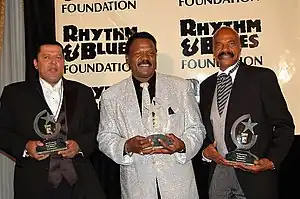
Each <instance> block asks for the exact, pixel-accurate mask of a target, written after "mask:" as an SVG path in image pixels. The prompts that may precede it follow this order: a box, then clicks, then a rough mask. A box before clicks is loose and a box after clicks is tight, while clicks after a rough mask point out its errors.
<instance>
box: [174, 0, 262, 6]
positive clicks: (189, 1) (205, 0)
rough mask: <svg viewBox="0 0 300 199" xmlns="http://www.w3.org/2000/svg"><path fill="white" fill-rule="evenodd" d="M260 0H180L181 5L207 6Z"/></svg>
mask: <svg viewBox="0 0 300 199" xmlns="http://www.w3.org/2000/svg"><path fill="white" fill-rule="evenodd" d="M253 1H254V2H256V1H259V0H178V5H179V6H188V7H190V6H205V5H220V4H235V3H250V2H253Z"/></svg>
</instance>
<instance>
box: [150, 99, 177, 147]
mask: <svg viewBox="0 0 300 199" xmlns="http://www.w3.org/2000/svg"><path fill="white" fill-rule="evenodd" d="M150 111H151V115H152V131H151V135H150V136H148V138H150V139H151V140H152V142H153V145H152V147H155V148H163V146H162V145H161V144H160V142H159V141H158V139H160V140H162V141H163V142H164V143H166V144H168V145H170V144H172V141H171V140H170V139H169V138H168V137H167V136H165V134H166V133H167V126H168V123H169V120H168V112H167V111H168V110H167V109H166V108H165V107H164V106H163V102H162V101H161V100H160V99H159V98H157V97H153V99H152V103H151V108H150Z"/></svg>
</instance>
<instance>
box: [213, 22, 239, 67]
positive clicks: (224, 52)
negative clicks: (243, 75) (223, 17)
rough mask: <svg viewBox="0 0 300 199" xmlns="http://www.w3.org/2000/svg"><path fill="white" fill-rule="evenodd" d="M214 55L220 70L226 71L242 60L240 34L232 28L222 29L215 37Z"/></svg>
mask: <svg viewBox="0 0 300 199" xmlns="http://www.w3.org/2000/svg"><path fill="white" fill-rule="evenodd" d="M213 53H214V56H215V59H216V60H217V62H218V64H219V66H220V69H221V70H223V71H224V70H226V69H227V68H228V67H230V66H232V65H234V64H235V63H236V62H237V61H238V60H239V58H240V54H241V43H240V37H239V35H238V33H237V32H236V31H235V30H234V29H232V28H230V27H227V26H226V27H221V28H220V29H219V30H217V31H216V32H215V34H214V36H213Z"/></svg>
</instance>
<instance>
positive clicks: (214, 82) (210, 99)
mask: <svg viewBox="0 0 300 199" xmlns="http://www.w3.org/2000/svg"><path fill="white" fill-rule="evenodd" d="M217 74H218V73H216V74H214V75H213V76H212V78H211V80H210V81H211V82H210V83H209V84H208V86H209V88H208V89H207V93H205V95H206V96H202V97H204V98H206V99H205V100H207V102H208V103H207V110H208V111H209V118H210V112H211V107H212V103H213V97H214V94H215V90H216V85H217Z"/></svg>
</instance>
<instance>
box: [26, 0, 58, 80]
mask: <svg viewBox="0 0 300 199" xmlns="http://www.w3.org/2000/svg"><path fill="white" fill-rule="evenodd" d="M24 20H25V50H26V52H25V56H26V74H25V79H26V80H31V79H33V78H36V77H37V72H36V70H35V68H34V66H33V56H34V51H35V48H36V44H37V43H38V42H39V41H40V40H42V39H55V12H54V0H42V1H41V0H24Z"/></svg>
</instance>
